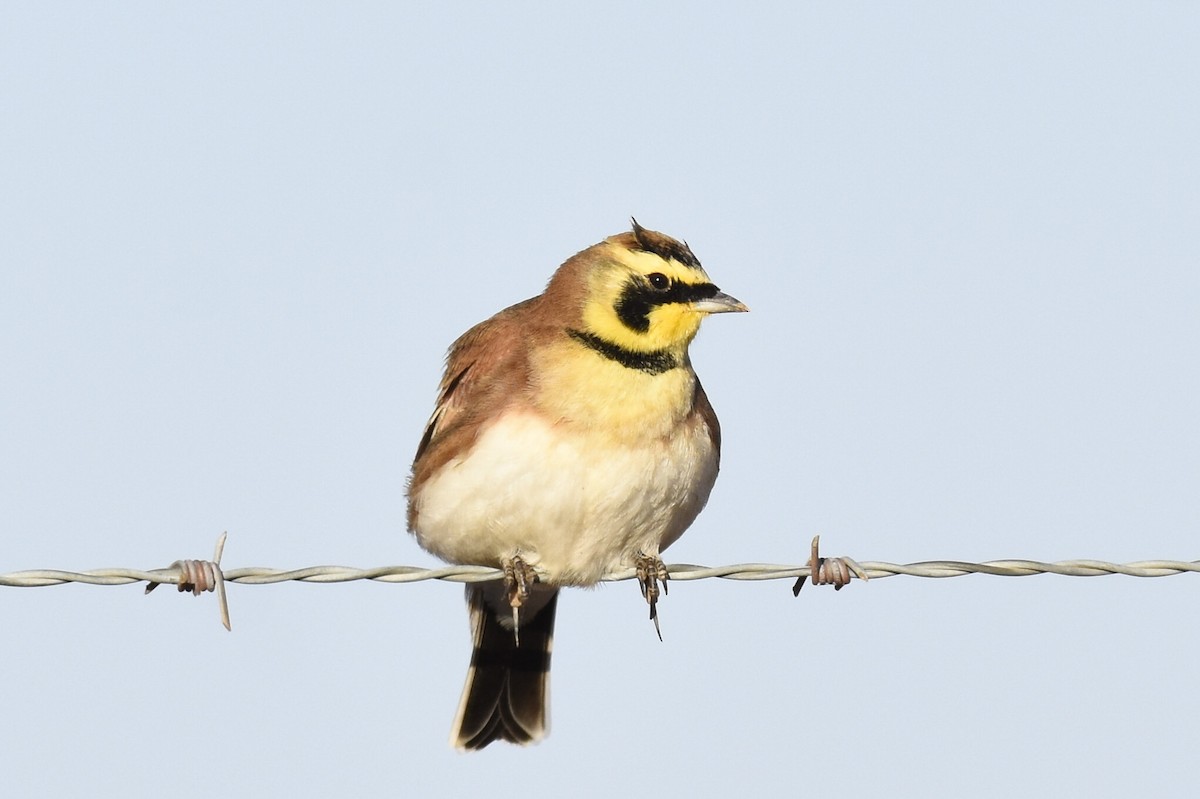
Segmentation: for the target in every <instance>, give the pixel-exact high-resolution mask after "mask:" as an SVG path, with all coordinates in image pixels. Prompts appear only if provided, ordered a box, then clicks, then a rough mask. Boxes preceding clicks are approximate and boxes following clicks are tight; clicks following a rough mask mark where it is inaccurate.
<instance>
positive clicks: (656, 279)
mask: <svg viewBox="0 0 1200 799" xmlns="http://www.w3.org/2000/svg"><path fill="white" fill-rule="evenodd" d="M646 279H647V280H649V281H650V285H651V286H653V287H654V288H656V289H658V290H659V291H666V290H667V289H669V288H670V287H671V279H670V278H669V277H667V276H666V275H664V274H663V273H662V272H651V273H650V274H648V275H646Z"/></svg>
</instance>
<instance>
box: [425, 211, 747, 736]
mask: <svg viewBox="0 0 1200 799" xmlns="http://www.w3.org/2000/svg"><path fill="white" fill-rule="evenodd" d="M632 223H633V226H632V230H630V231H625V232H622V233H618V234H616V235H613V236H609V237H608V238H606V239H604V240H603V241H601V242H599V243H597V244H595V245H593V246H591V247H588V248H586V249H584V250H582V251H580V252H579V253H577V254H575V255H574V256H572V257H571V258H568V259H567V260H566V261H565V262H564V263H563V264H562V265H561V266H559V267H558V269H557V270H556V271H555V272H554V273H553V275H552V276H551V278H550V281H549V283H547V285H546V288H545V290H544V291H543V292H542V293H541V294H539V295H537V296H535V297H533V298H531V299H528V300H525V301H524V302H519V303H517V304H516V305H513V306H511V307H509V308H506V309H504V310H502V311H500V312H499V313H497V314H496V315H494V316H492V317H491V318H490V319H488V320H486V321H484V322H481V323H480V324H477V325H475V326H474V327H472V328H471V329H470V330H468V331H467V332H466V333H464V334H463V335H462V336H461V337H459V338H458V340H457V341H455V342H454V343H453V344H452V345H451V347H450V350H449V353H448V354H447V356H446V366H445V372H444V374H443V377H442V380H441V383H440V386H439V390H438V396H437V402H436V405H435V409H434V412H433V415H432V416H431V418H430V419H429V422H428V424H427V425H426V426H425V431H424V434H423V435H422V437H421V439H420V443H419V444H418V446H417V452H416V456H415V458H414V460H413V464H412V473H411V476H410V478H409V482H408V488H407V497H408V519H407V521H408V529H409V531H410V532H412V533H413V534H414V535H415V536H416V540H417V542H418V544H419V545H420V546H421V547H422V548H423V549H425V550H426V551H428V552H430V553H431V554H433V555H435V556H437V557H438V558H440V559H442V560H444V561H447V562H449V563H453V564H471V565H479V566H490V567H495V568H497V569H501V570H502V571H503V575H504V577H503V579H502V580H501V579H496V580H491V581H487V582H481V583H469V584H468V585H467V588H466V595H467V606H468V610H469V616H470V625H471V635H472V644H473V650H472V655H471V662H470V667H469V670H468V674H467V679H466V684H465V686H464V687H463V692H462V697H461V699H460V701H459V706H458V711H457V714H456V716H455V719H454V724H453V729H452V732H451V744H452V745H453V746H455V747H456V748H458V749H462V750H476V749H482V748H483V747H485V746H487V745H488V744H490V743H492V742H494V741H498V740H502V741H507V742H510V743H514V744H529V743H535V742H537V741H540V740H542V739H543V738H544V737H545V736H546V734H547V732H548V729H549V709H548V693H549V670H550V652H551V644H552V641H553V634H554V617H555V610H556V606H557V602H558V593H559V590H560V589H561V588H563V587H568V586H594V585H596V584H597V583H598V582H599V581H600V580H601V579H602V578H603V577H604V576H605V575H607V574H610V573H612V572H614V571H617V570H626V569H629V568H634V569H635V570H636V574H637V577H638V581H639V584H640V587H641V591H642V595H643V597H645V599H646V601H647V602H648V603H649V605H650V618H651V619H652V620H653V621H654V623H655V628H656V629H657V628H658V616H657V601H658V599H659V593H660V586H661V590H662V592H663V593H665V591H666V580H667V579H668V578H669V576H670V575H669V572H668V571H667V568H666V567H665V565H664V564H663V561H662V560H661V557H660V555H661V553H662V551H663V550H665V549H666V548H667V547H668V546H670V545H671V544H672V543H674V542H675V541H676V540H677V539H678V538H679V537H680V536H681V535H682V534H683V532H684V531H685V530H686V529H687V528H688V527H689V526H690V525H691V524H692V522H693V521H694V520H695V519H696V516H697V515H698V514H699V513H700V511H701V509H703V507H704V505H705V504H706V502H707V501H708V497H709V493H710V492H711V490H712V487H713V484H714V482H715V480H716V478H717V470H718V466H719V463H720V451H721V428H720V425H719V423H718V422H717V416H716V414H715V413H714V411H713V408H712V405H711V404H710V403H709V400H708V397H707V395H706V394H705V392H704V389H703V388H702V387H701V385H700V381H699V379H698V378H697V377H696V372H695V370H694V369H693V368H692V362H691V359H690V357H689V355H688V346H689V345H690V344H691V343H692V340H693V338H694V337H695V336H696V334H697V332H698V331H699V329H700V323H701V321H702V320H703V319H704V318H705V317H707V316H709V315H711V314H718V313H727V312H740V311H747V310H749V309H748V308H747V307H746V305H744V304H743V303H742V302H741V301H739V300H737V299H735V298H734V297H732V296H730V295H728V294H726V293H724V292H723V291H721V290H720V289H718V288H717V286H716V285H714V284H713V282H712V281H711V280H710V279H709V277H708V274H707V273H706V272H705V270H704V268H703V267H702V266H701V265H700V261H699V260H698V259H697V258H696V256H695V255H694V254H693V252H692V250H691V248H690V247H689V246H688V244H687V243H686V242H685V241H681V240H676V239H674V238H671V237H670V236H667V235H665V234H663V233H659V232H657V231H654V230H649V229H647V228H644V227H642V226H641V225H639V224H638V222H637V220H636V219H633V220H632ZM659 637H660V639H661V632H660V633H659Z"/></svg>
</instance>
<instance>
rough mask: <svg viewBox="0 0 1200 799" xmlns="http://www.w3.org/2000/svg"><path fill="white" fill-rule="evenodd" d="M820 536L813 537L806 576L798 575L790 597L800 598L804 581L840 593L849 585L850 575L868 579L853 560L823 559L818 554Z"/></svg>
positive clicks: (846, 558) (845, 558)
mask: <svg viewBox="0 0 1200 799" xmlns="http://www.w3.org/2000/svg"><path fill="white" fill-rule="evenodd" d="M820 549H821V536H819V535H814V536H813V540H812V553H811V554H810V555H809V556H808V569H809V571H808V574H802V575H800V578H799V579H798V580H796V584H795V585H793V586H792V596H800V589H801V588H803V587H804V581H805V580H812V583H813V585H832V586H833V590H834V591H841V590H842V589H843V588H845V587H846V586H847V585H848V584H849V583H850V575H851V574H853V575H854V576H855V577H857V578H858V579H860V580H862V581H864V582H865V581H866V580H867V579H869V578H868V577H867V573H866V572H865V571H863V567H862V566H859V565H858V562H857V561H855V560H854V559H853V558H848V557H846V556H844V555H843V556H842V557H840V558H823V557H821V554H820Z"/></svg>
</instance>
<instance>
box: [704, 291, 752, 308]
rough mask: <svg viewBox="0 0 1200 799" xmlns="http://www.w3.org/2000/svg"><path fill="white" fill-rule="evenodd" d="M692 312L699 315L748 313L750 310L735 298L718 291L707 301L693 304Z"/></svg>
mask: <svg viewBox="0 0 1200 799" xmlns="http://www.w3.org/2000/svg"><path fill="white" fill-rule="evenodd" d="M692 310H695V311H699V312H700V313H732V312H735V311H737V312H740V311H749V310H750V309H749V308H747V307H746V304H745V303H743V302H742V301H741V300H739V299H737V298H736V297H730V296H729V295H728V294H726V293H725V292H723V291H718V292H717V293H716V294H714V295H713V296H711V297H709V298H708V299H704V300H697V301H696V302H693V303H692Z"/></svg>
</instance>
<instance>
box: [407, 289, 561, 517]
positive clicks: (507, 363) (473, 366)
mask: <svg viewBox="0 0 1200 799" xmlns="http://www.w3.org/2000/svg"><path fill="white" fill-rule="evenodd" d="M536 301H537V298H534V299H532V300H526V301H525V302H522V303H518V304H517V305H514V306H512V307H511V308H506V309H505V310H503V311H501V312H500V313H498V314H496V315H495V316H493V317H492V318H491V319H488V320H487V321H486V322H481V323H480V324H478V325H476V326H475V327H473V328H471V329H470V330H468V331H467V332H466V333H464V334H463V335H462V336H460V337H459V339H458V340H457V341H455V342H454V344H453V345H452V346H451V347H450V353H449V354H448V355H447V356H446V372H445V374H444V375H443V376H442V382H441V385H440V387H439V389H438V399H437V406H436V407H435V408H434V411H433V415H432V416H431V417H430V419H429V423H428V424H427V425H426V426H425V433H424V435H422V436H421V443H420V444H419V445H418V446H417V454H416V457H415V458H414V459H413V469H412V479H411V480H410V482H409V488H408V494H409V498H410V502H409V510H408V517H409V518H408V521H409V527H410V528H411V527H412V526H413V522H414V520H415V517H414V511H413V505H412V502H411V497H412V496H413V495H414V494H415V493H416V492H417V491H418V490H419V489H420V487H421V485H422V484H423V483H424V482H425V480H426V479H428V477H429V475H431V474H433V473H434V472H435V471H437V469H439V468H440V467H441V466H442V465H443V464H445V463H446V461H448V460H450V459H451V458H453V457H454V456H455V455H457V454H458V453H460V452H462V451H463V450H465V449H466V448H467V447H469V446H470V445H471V444H472V443H473V442H474V441H475V438H476V437H477V436H478V434H479V431H480V428H481V426H482V423H483V422H484V421H486V420H487V419H490V418H494V417H495V415H497V414H498V413H499V411H500V410H501V409H502V408H503V407H504V406H505V405H507V404H508V403H510V402H512V401H514V400H517V399H519V398H520V397H521V395H522V394H523V393H524V391H525V389H526V388H527V387H528V383H529V350H528V340H529V339H528V334H529V329H528V325H527V324H525V323H524V322H525V320H526V317H528V315H529V314H530V312H532V311H533V309H534V303H535V302H536Z"/></svg>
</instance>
